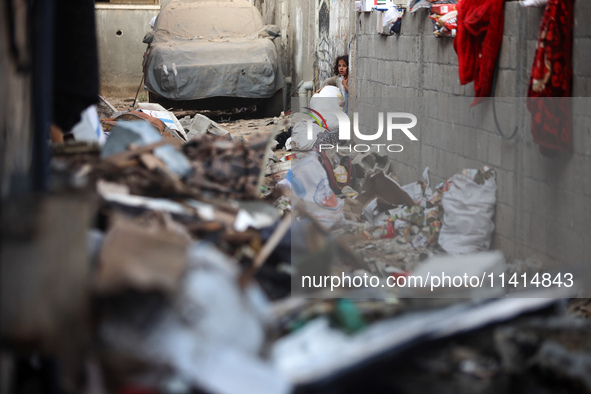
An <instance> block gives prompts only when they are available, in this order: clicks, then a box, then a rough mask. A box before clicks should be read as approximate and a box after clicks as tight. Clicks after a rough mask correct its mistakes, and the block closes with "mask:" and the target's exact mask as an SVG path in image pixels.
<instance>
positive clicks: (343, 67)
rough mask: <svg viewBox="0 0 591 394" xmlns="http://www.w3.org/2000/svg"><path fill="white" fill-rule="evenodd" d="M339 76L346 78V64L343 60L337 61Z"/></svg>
mask: <svg viewBox="0 0 591 394" xmlns="http://www.w3.org/2000/svg"><path fill="white" fill-rule="evenodd" d="M338 67H339V75H341V76H343V77H346V76H347V63H345V61H344V60H339V64H338Z"/></svg>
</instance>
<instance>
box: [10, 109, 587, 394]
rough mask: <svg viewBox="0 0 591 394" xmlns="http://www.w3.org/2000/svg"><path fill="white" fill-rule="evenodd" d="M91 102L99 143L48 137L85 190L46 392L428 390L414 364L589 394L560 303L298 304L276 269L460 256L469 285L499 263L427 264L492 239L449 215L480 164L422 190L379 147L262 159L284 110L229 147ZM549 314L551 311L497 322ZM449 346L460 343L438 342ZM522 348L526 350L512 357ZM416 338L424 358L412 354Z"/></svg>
mask: <svg viewBox="0 0 591 394" xmlns="http://www.w3.org/2000/svg"><path fill="white" fill-rule="evenodd" d="M105 111H106V112H107V113H104V114H103V118H102V119H101V123H102V125H103V128H104V130H106V132H107V133H108V138H107V140H106V143H105V144H104V146H102V147H99V146H97V145H95V144H80V143H69V144H65V145H59V146H57V145H56V146H54V159H53V162H52V169H53V173H54V180H55V181H54V182H55V184H56V185H55V187H62V188H63V187H64V186H67V187H68V188H70V189H72V188H74V189H78V190H80V189H84V188H87V189H90V190H91V191H92V192H93V193H96V194H97V195H98V196H99V197H100V201H99V203H98V204H99V207H98V209H97V214H96V218H95V220H94V221H93V228H92V229H91V231H90V232H89V235H88V243H89V248H88V249H89V256H90V257H89V258H90V263H89V275H90V278H89V283H88V284H87V285H88V288H87V290H86V292H87V295H88V297H89V300H90V302H89V303H88V304H85V306H84V310H83V312H82V314H83V315H84V316H85V317H87V318H88V321H87V323H86V324H83V327H84V330H85V334H84V335H82V336H81V337H80V338H78V339H77V341H79V342H77V343H76V344H74V343H68V340H67V338H62V340H61V341H59V342H56V346H66V347H68V346H70V347H71V349H70V350H72V349H74V348H75V351H71V352H69V353H68V352H66V353H68V356H67V357H66V358H61V357H62V356H59V357H58V362H59V363H62V364H63V368H62V370H61V371H60V373H61V376H60V382H61V383H60V384H61V385H63V389H64V390H66V391H71V392H86V393H102V392H117V393H131V392H134V393H137V392H142V393H144V392H145V393H156V392H158V393H192V392H212V393H257V394H259V393H288V392H293V391H296V392H298V391H299V392H326V390H327V387H331V388H332V389H334V390H336V391H339V392H358V391H360V390H361V388H363V387H365V388H366V389H367V388H369V389H371V390H374V391H379V390H382V389H384V388H386V387H393V388H396V390H397V391H399V392H416V391H417V390H418V389H419V388H421V387H422V389H424V390H427V391H433V390H434V389H433V387H431V388H428V387H425V386H422V384H423V383H420V382H421V379H419V378H418V377H417V378H416V379H414V378H412V376H414V375H417V373H416V371H419V370H424V371H427V372H426V373H428V374H429V376H431V375H433V379H434V380H433V381H434V382H435V381H436V380H437V379H440V377H441V376H440V375H442V374H444V375H445V376H446V377H445V379H444V380H446V383H445V384H446V385H447V386H445V387H456V386H458V385H459V386H458V387H460V388H459V389H457V387H456V388H455V389H454V390H455V391H458V390H459V391H460V392H462V387H463V389H464V391H465V392H469V390H471V389H473V388H474V387H476V386H478V387H481V388H485V389H499V387H500V388H501V389H507V390H508V389H510V388H512V387H513V388H514V387H515V386H511V383H510V382H509V380H508V378H507V376H509V374H518V376H522V377H523V379H524V380H528V379H533V380H536V379H537V377H538V376H539V374H538V371H539V370H540V369H542V370H545V371H547V370H549V371H551V372H553V373H554V374H555V375H556V376H560V377H561V378H562V379H568V384H567V386H565V387H570V388H573V387H577V388H584V389H586V390H591V383H590V382H589V380H588V377H587V375H585V374H584V373H581V372H580V371H581V370H580V369H577V368H575V367H573V368H569V367H565V366H564V365H563V364H562V363H560V362H559V360H561V359H568V360H572V362H573V363H575V362H576V363H578V364H577V365H580V366H585V365H588V363H589V357H590V356H589V354H591V350H590V349H591V348H589V341H588V339H586V338H584V337H583V336H580V335H578V334H577V335H574V334H573V335H574V336H573V340H576V341H578V342H577V344H578V345H577V346H579V345H580V347H578V349H581V351H582V352H581V353H580V354H579V353H577V351H575V350H574V349H575V348H573V347H572V346H571V344H569V343H566V342H564V341H563V339H564V338H563V337H561V336H560V332H570V330H574V331H576V332H577V333H579V332H582V331H581V330H583V329H588V328H589V323H587V322H584V321H578V322H577V323H576V324H571V323H568V321H570V320H568V319H570V318H567V317H565V316H564V313H563V312H560V307H561V305H562V304H561V301H560V300H559V298H560V297H562V296H564V293H557V292H554V293H552V292H550V293H545V294H544V298H524V299H509V298H508V299H504V298H499V299H493V300H489V301H477V299H478V298H479V295H480V296H481V295H482V294H483V293H475V294H477V295H476V296H469V297H468V298H469V299H468V300H465V301H460V302H458V301H457V300H451V299H447V300H445V301H444V302H441V301H442V300H441V299H436V300H433V298H434V297H435V298H437V297H438V296H437V295H436V294H432V295H431V297H430V298H426V299H423V300H421V299H405V298H403V297H405V296H409V294H406V295H405V294H404V293H403V292H400V290H399V289H392V288H384V289H381V288H374V289H368V288H363V289H358V290H359V291H358V292H357V293H355V292H352V293H348V292H344V293H341V292H340V291H341V290H342V291H347V290H350V289H347V288H344V287H341V288H339V289H337V291H335V292H334V293H333V294H332V295H329V296H328V297H325V296H326V295H327V289H326V288H323V289H322V292H319V293H315V297H320V298H301V297H289V295H290V293H291V292H292V291H294V288H293V283H294V278H297V277H299V276H301V275H302V274H303V273H305V272H308V271H307V270H312V271H311V272H316V273H318V272H321V273H326V274H338V273H342V272H351V273H352V274H353V275H357V276H363V275H364V274H366V273H371V274H372V275H376V276H379V277H380V278H382V279H386V278H388V277H399V276H406V275H411V274H416V275H421V274H422V273H421V272H425V270H429V269H431V268H429V267H433V266H438V265H441V266H445V267H449V266H450V265H449V264H451V266H452V267H456V268H458V269H461V268H463V267H464V266H465V264H466V261H467V260H470V264H471V265H472V266H473V269H474V270H476V271H477V273H478V274H480V273H481V272H483V271H484V270H491V269H496V270H501V271H503V270H504V269H505V265H504V259H503V258H502V255H500V254H499V253H493V254H490V253H488V254H486V253H485V254H482V255H479V254H470V255H468V256H467V257H466V256H464V260H462V259H458V260H455V259H453V258H452V260H441V259H442V258H445V257H448V256H447V252H455V251H456V250H457V249H458V247H459V246H458V245H461V246H462V247H463V248H464V249H462V250H461V252H463V253H473V252H478V251H485V250H488V248H489V246H490V236H491V233H492V229H488V230H486V229H485V230H486V231H483V232H482V234H480V235H479V236H477V237H474V235H473V234H471V232H470V231H468V232H467V231H466V229H465V228H463V227H462V226H461V225H457V224H454V218H458V217H460V218H461V216H462V215H463V214H465V213H462V208H461V207H459V206H458V204H457V198H459V197H458V196H457V195H454V190H455V193H456V194H457V193H458V192H459V191H461V190H465V189H466V187H467V188H477V189H479V190H480V189H487V190H488V191H487V193H488V192H490V191H492V193H493V196H494V181H495V177H494V171H493V170H492V169H490V168H488V167H485V168H484V169H482V170H477V171H471V170H468V171H465V173H463V174H457V175H455V176H453V177H451V178H450V179H449V180H448V181H446V182H443V183H441V184H440V185H437V186H436V187H435V190H434V191H433V190H432V189H431V188H430V182H429V174H428V169H426V170H425V172H424V174H423V179H422V180H420V181H418V182H414V183H411V184H408V185H405V186H401V185H400V184H399V183H398V182H397V179H396V175H395V173H394V171H393V168H392V166H391V164H390V162H389V161H388V159H387V157H385V156H381V155H377V154H373V153H367V154H362V155H357V156H351V157H345V158H343V157H342V156H338V155H335V154H329V155H328V156H327V157H326V160H324V159H325V158H323V157H321V155H320V154H319V153H318V152H315V151H313V150H311V149H309V150H305V151H304V150H299V151H293V152H288V151H285V150H277V149H276V148H277V146H276V145H277V142H276V140H281V142H287V145H288V147H289V145H290V144H289V140H288V141H286V139H287V138H285V137H289V134H290V130H293V125H291V126H292V127H291V128H290V127H289V122H288V119H276V120H273V121H271V122H272V123H276V126H277V128H278V130H277V131H276V132H275V133H270V134H259V133H252V134H251V135H248V136H246V137H248V138H244V137H242V136H236V135H232V134H231V133H229V132H227V131H226V130H225V129H224V128H223V127H222V126H221V125H220V124H217V123H216V122H213V121H212V120H210V119H208V118H206V117H204V116H202V115H195V116H193V117H186V118H183V119H181V120H180V121H179V120H178V119H176V117H175V116H174V115H173V114H172V113H170V112H168V111H166V110H164V109H163V108H158V107H155V106H153V105H150V106H144V108H140V110H139V111H129V112H124V113H116V112H115V113H114V112H113V111H112V110H111V111H110V112H109V111H108V110H105ZM281 128H282V129H281ZM277 135H279V136H280V137H277ZM273 149H276V150H275V151H274V152H273ZM278 156H280V157H278ZM331 163H332V164H331ZM331 172H332V174H333V175H334V179H335V182H336V183H333V184H332V185H331V182H330V181H329V178H330V174H331ZM466 184H469V186H466ZM307 190H313V191H314V193H313V194H312V195H309V194H307V193H306V191H307ZM470 190H472V189H470ZM319 193H320V194H319ZM473 194H474V193H471V195H473ZM486 195H487V194H486V193H484V192H483V194H481V195H480V198H479V199H478V201H475V202H470V200H463V203H464V204H470V208H471V209H474V208H475V207H476V208H477V210H478V211H479V212H483V215H481V216H482V217H481V218H480V220H481V221H480V222H478V220H476V222H474V220H475V219H474V212H473V211H472V212H471V213H470V214H469V216H470V217H471V219H469V220H472V221H473V222H474V223H475V224H474V225H480V226H481V227H486V226H487V225H488V222H491V220H492V215H493V214H494V200H490V199H487V198H486ZM318 196H320V197H321V198H318ZM479 204H480V205H479ZM450 215H451V217H450ZM476 216H478V215H476ZM292 218H293V220H292ZM464 223H465V222H464ZM491 223H492V222H491ZM458 239H460V240H461V241H460V242H458V241H457V240H458ZM465 248H469V249H465ZM483 256H484V257H483ZM491 272H492V271H491ZM298 275H299V276H298ZM353 290H355V289H353ZM554 291H555V289H554ZM454 294H455V293H454ZM342 295H345V296H346V297H345V298H343V297H341V296H342ZM411 295H412V293H411ZM415 295H416V294H415ZM330 297H332V298H330ZM334 297H338V298H334ZM355 297H357V298H355ZM442 298H445V297H444V296H443V297H442ZM581 308H583V307H580V309H581ZM548 310H550V311H553V312H552V314H553V315H556V316H560V317H552V318H548V320H547V321H546V320H543V319H544V318H540V319H542V320H539V319H538V320H518V321H517V320H516V321H515V322H514V323H513V322H512V321H513V319H517V318H519V317H520V316H522V315H525V314H532V313H535V312H542V311H546V312H547V311H548ZM55 319H59V316H55ZM553 319H554V320H553ZM502 322H508V323H506V324H507V325H504V326H500V327H499V326H498V324H499V323H502ZM13 323H14V324H13ZM56 324H57V323H56ZM483 327H485V328H486V330H488V331H486V332H487V334H486V335H493V336H494V337H495V345H494V349H491V346H490V342H486V341H485V340H480V341H475V342H474V341H472V342H470V341H469V340H466V337H469V336H470V335H476V334H472V333H476V332H479V331H477V330H481V329H482V328H483ZM548 330H550V331H551V335H550V334H548V335H546V332H547V331H548ZM561 330H563V331H561ZM564 330H565V331H564ZM4 332H8V333H12V334H14V336H15V337H18V335H16V334H17V333H19V332H18V324H16V322H12V321H9V322H6V323H5V329H4ZM466 333H469V334H466ZM20 334H22V333H20ZM483 335H484V334H483ZM569 335H570V334H569ZM66 337H67V336H66ZM72 338H73V337H72ZM449 338H459V340H461V341H462V343H461V345H458V346H452V348H450V346H449V345H441V343H442V342H441V340H442V339H449ZM482 338H484V336H482ZM64 341H65V342H64ZM58 343H59V345H58ZM64 343H65V345H64ZM438 344H439V345H438ZM532 344H535V346H534V350H535V351H534V352H531V351H529V350H527V351H526V347H528V346H530V345H532ZM425 346H431V347H432V348H433V349H435V350H433V351H431V353H433V352H435V353H437V352H439V353H437V356H436V357H435V356H433V357H431V356H417V354H418V353H417V352H416V351H418V350H420V349H422V348H424V347H425ZM528 349H530V350H531V349H532V348H531V346H530V347H528ZM57 353H59V354H61V353H60V352H57ZM409 354H412V355H409ZM425 354H426V355H427V354H430V353H425ZM64 360H67V362H66V361H64ZM407 360H411V361H408V362H409V365H410V364H412V365H414V367H413V368H415V369H414V370H413V371H414V372H410V371H409V372H405V376H408V379H406V381H405V382H404V383H402V382H400V381H399V380H398V379H395V378H393V377H392V376H393V375H392V374H391V373H384V371H386V370H389V371H390V372H391V370H390V368H391V367H390V366H391V365H399V364H400V363H402V364H406V363H407ZM66 364H67V365H66ZM442 364H443V365H444V367H442V366H441V365H442ZM400 368H401V369H400V370H401V371H402V370H406V369H408V366H405V367H400ZM405 368H406V369H405ZM442 368H443V369H442ZM413 374H414V375H413ZM79 376H85V379H82V380H80V379H79V378H78V377H79ZM467 377H469V379H472V380H473V382H471V383H466V382H465V381H466V379H467ZM474 381H476V382H477V383H474ZM536 384H537V383H536ZM462 385H463V386H462ZM534 386H535V385H534ZM439 388H441V387H439ZM438 391H444V392H445V391H446V390H443V389H442V390H439V389H438Z"/></svg>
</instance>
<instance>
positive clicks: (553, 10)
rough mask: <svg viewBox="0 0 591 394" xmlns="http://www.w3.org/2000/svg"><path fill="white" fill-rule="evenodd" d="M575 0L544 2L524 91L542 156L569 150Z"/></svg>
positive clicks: (570, 147) (570, 146)
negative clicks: (526, 85)
mask: <svg viewBox="0 0 591 394" xmlns="http://www.w3.org/2000/svg"><path fill="white" fill-rule="evenodd" d="M573 24H574V0H550V1H549V2H548V4H547V5H546V9H545V11H544V15H543V17H542V24H541V26H540V34H539V36H538V45H537V49H536V52H535V55H534V63H533V66H532V70H531V75H530V78H529V87H528V90H527V97H528V99H527V109H528V110H529V112H530V113H531V131H532V134H533V137H534V142H535V143H537V144H538V145H540V151H541V152H542V153H543V154H544V155H550V154H552V153H554V152H555V151H563V152H568V153H571V152H572V151H573V141H572V108H571V99H570V97H571V92H572V79H573V69H572V46H573Z"/></svg>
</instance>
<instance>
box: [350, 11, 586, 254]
mask: <svg viewBox="0 0 591 394" xmlns="http://www.w3.org/2000/svg"><path fill="white" fill-rule="evenodd" d="M542 13H543V8H523V7H522V6H520V5H519V4H518V3H516V2H508V3H505V28H504V36H503V45H502V51H501V55H500V69H499V75H498V81H497V84H496V96H497V97H502V98H501V99H498V100H497V101H496V107H497V115H498V119H499V123H500V125H501V128H502V129H503V131H504V133H505V134H510V132H511V131H512V130H513V128H514V127H515V126H517V127H518V132H517V135H516V137H515V138H514V139H512V140H509V141H505V140H503V139H502V138H501V137H500V136H499V135H498V133H497V131H496V128H495V126H494V120H493V116H492V106H491V103H484V104H481V105H477V106H474V107H471V106H470V104H471V101H472V97H473V95H474V89H473V84H469V85H466V86H460V83H459V77H458V61H457V56H456V53H455V51H454V49H453V39H451V38H439V39H438V38H436V37H435V36H434V35H433V26H432V22H431V21H430V20H429V19H428V12H427V11H426V10H420V11H418V12H416V13H415V14H410V13H406V14H405V15H404V17H403V21H402V34H401V35H400V36H398V37H397V36H389V37H386V36H381V35H379V34H377V33H376V22H377V21H376V18H377V16H376V14H375V13H356V15H355V26H356V42H355V45H354V57H353V58H354V63H353V64H352V78H353V94H352V96H353V97H351V98H350V112H353V111H361V112H362V111H364V110H366V109H377V110H382V111H386V112H387V111H392V110H393V108H388V107H387V105H388V104H383V105H381V104H380V103H379V102H380V100H376V98H377V97H378V98H397V99H400V98H404V99H405V100H406V101H407V102H415V103H417V104H416V106H415V108H414V110H415V111H417V112H416V113H417V114H419V113H420V114H424V115H423V116H421V117H419V118H420V120H419V121H420V122H421V123H420V124H419V125H418V126H417V130H418V131H417V133H418V135H417V137H418V139H419V141H418V142H415V143H410V141H408V140H405V142H403V143H402V144H403V145H404V151H403V152H401V153H395V154H390V159H391V160H392V161H393V163H394V165H395V169H396V173H397V176H398V178H399V180H400V181H401V182H402V183H403V184H404V183H408V182H412V181H415V180H417V179H420V176H421V173H422V171H423V169H424V168H425V167H427V166H428V167H430V170H431V182H432V184H436V183H437V182H439V181H442V180H444V179H446V178H448V177H450V176H451V175H453V174H455V173H458V172H459V171H461V170H462V169H463V168H481V167H482V166H484V165H491V166H493V167H494V168H495V169H496V170H497V174H498V177H497V185H498V190H497V209H496V215H495V225H496V230H495V234H494V242H493V247H494V248H496V249H502V250H503V252H504V253H505V255H506V256H507V257H508V259H509V260H513V259H525V258H527V257H530V256H537V257H538V258H540V259H541V260H542V261H545V262H547V263H557V264H561V263H586V262H590V261H589V260H590V259H591V257H590V256H591V99H589V98H585V97H587V96H591V23H589V20H590V18H591V2H588V1H577V2H576V6H575V30H574V37H575V38H574V48H573V50H574V59H573V65H574V89H573V96H576V97H579V99H576V102H575V108H574V111H573V122H574V130H573V134H574V137H573V139H574V154H573V155H561V156H559V157H558V158H553V159H548V158H545V157H543V156H542V155H541V154H540V153H539V151H538V146H537V144H535V143H533V141H532V136H531V131H530V115H529V113H528V112H527V110H526V109H525V98H524V97H525V96H526V94H527V84H528V81H529V74H530V70H531V65H532V60H533V55H534V50H535V47H536V40H537V36H538V31H539V27H540V22H541V17H542ZM382 101H387V100H383V99H382ZM509 113H511V114H512V115H507V116H506V114H509ZM512 117H514V118H515V119H511V118H512ZM474 125H477V127H474ZM376 126H377V121H375V120H372V119H364V118H363V117H360V128H362V127H367V128H369V129H370V130H376Z"/></svg>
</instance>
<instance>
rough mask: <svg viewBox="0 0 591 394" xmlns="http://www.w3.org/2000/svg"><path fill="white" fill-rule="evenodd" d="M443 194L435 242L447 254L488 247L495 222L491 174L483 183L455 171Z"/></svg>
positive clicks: (493, 183)
mask: <svg viewBox="0 0 591 394" xmlns="http://www.w3.org/2000/svg"><path fill="white" fill-rule="evenodd" d="M450 182H451V185H450V187H449V190H448V191H447V192H445V193H443V198H442V205H443V209H444V211H445V214H444V216H443V225H442V226H441V232H440V234H439V245H441V247H442V248H443V249H444V250H445V251H446V252H448V253H450V254H460V253H472V252H478V251H483V250H488V249H489V248H490V242H491V237H492V233H493V231H494V229H495V225H494V223H493V221H492V218H493V215H494V213H495V204H496V201H497V200H496V192H497V184H496V181H495V178H494V177H491V178H489V179H486V180H485V181H484V184H483V185H479V184H477V183H476V182H474V181H472V180H470V179H468V178H467V177H465V176H464V175H460V174H456V175H454V176H453V177H451V179H450Z"/></svg>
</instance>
